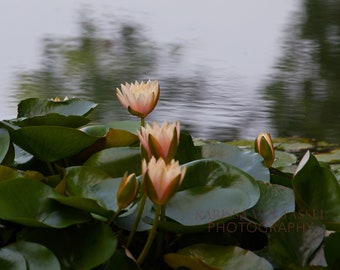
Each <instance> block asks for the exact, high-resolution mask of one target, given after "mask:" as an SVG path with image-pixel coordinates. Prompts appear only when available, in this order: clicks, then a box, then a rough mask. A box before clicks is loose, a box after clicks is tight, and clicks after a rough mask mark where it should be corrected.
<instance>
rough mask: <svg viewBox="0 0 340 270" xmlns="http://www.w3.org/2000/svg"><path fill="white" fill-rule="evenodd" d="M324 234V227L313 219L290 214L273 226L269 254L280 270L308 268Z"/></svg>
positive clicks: (302, 215)
mask: <svg viewBox="0 0 340 270" xmlns="http://www.w3.org/2000/svg"><path fill="white" fill-rule="evenodd" d="M324 234H325V228H324V226H323V225H320V224H319V223H318V221H317V220H316V219H314V218H313V217H309V216H307V215H304V214H303V213H289V214H287V215H285V216H284V217H282V218H281V219H280V220H279V221H277V222H276V223H275V224H274V225H273V226H272V228H271V232H270V233H269V243H268V252H269V254H270V255H271V256H272V258H273V259H274V263H275V264H276V265H278V266H279V267H280V268H282V269H300V268H302V267H305V266H308V263H309V262H310V260H311V259H312V258H313V255H314V253H315V251H316V250H317V249H318V248H319V246H320V245H321V243H322V241H323V238H324Z"/></svg>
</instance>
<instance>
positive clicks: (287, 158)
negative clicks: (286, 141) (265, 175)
mask: <svg viewBox="0 0 340 270" xmlns="http://www.w3.org/2000/svg"><path fill="white" fill-rule="evenodd" d="M296 161H297V157H296V156H295V155H293V154H291V153H287V152H283V151H279V150H276V151H275V161H274V163H273V165H272V167H273V168H284V167H288V166H291V165H293V164H295V163H296Z"/></svg>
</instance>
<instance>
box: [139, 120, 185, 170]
mask: <svg viewBox="0 0 340 270" xmlns="http://www.w3.org/2000/svg"><path fill="white" fill-rule="evenodd" d="M137 135H138V138H139V140H140V142H141V147H142V153H143V152H144V153H146V156H145V158H146V159H147V160H150V159H151V157H152V156H154V157H155V158H156V159H158V158H162V159H164V161H165V162H166V163H169V162H170V161H171V160H172V159H173V158H174V156H175V154H176V151H177V147H178V144H179V137H180V123H179V122H174V123H172V124H168V123H167V122H164V123H163V124H162V126H158V124H157V123H156V122H154V123H153V124H152V126H150V125H149V124H146V127H141V130H140V131H137Z"/></svg>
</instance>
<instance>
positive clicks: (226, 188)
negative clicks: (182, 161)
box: [166, 160, 260, 226]
mask: <svg viewBox="0 0 340 270" xmlns="http://www.w3.org/2000/svg"><path fill="white" fill-rule="evenodd" d="M186 166H187V172H186V176H185V178H184V181H183V183H182V185H181V187H180V191H178V192H177V193H176V194H175V195H174V196H173V197H172V198H171V199H170V201H169V202H168V203H167V210H166V214H167V216H168V217H170V218H171V219H173V220H176V221H177V222H179V223H181V224H183V225H186V226H196V225H202V224H208V223H210V222H213V221H216V220H223V219H226V218H229V217H231V216H233V215H235V214H237V213H240V212H242V211H245V210H247V209H249V208H251V207H253V206H254V205H255V204H256V203H257V201H258V200H259V197H260V191H259V187H258V185H257V183H256V181H255V180H254V179H253V178H252V177H251V176H249V175H248V174H246V173H244V172H243V171H241V170H240V169H238V168H236V167H234V166H232V165H230V164H227V163H224V162H221V161H216V160H198V161H194V162H191V163H188V164H187V165H186Z"/></svg>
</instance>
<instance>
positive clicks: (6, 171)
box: [0, 165, 21, 183]
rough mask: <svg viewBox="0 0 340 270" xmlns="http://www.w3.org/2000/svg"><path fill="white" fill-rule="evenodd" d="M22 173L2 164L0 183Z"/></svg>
mask: <svg viewBox="0 0 340 270" xmlns="http://www.w3.org/2000/svg"><path fill="white" fill-rule="evenodd" d="M20 176H21V174H20V173H19V172H18V171H17V170H15V169H12V168H10V167H7V166H3V165H0V183H1V181H5V180H8V179H14V178H18V177H20Z"/></svg>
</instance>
